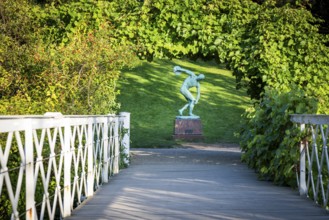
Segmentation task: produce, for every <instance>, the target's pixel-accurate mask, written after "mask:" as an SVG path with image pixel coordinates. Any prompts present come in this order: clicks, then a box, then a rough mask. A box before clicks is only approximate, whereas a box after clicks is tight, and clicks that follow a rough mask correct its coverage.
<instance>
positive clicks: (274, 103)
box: [238, 87, 317, 187]
mask: <svg viewBox="0 0 329 220" xmlns="http://www.w3.org/2000/svg"><path fill="white" fill-rule="evenodd" d="M316 107H317V103H316V100H315V99H313V98H309V97H307V96H306V95H305V93H304V92H303V91H301V90H298V89H294V87H293V89H292V90H291V91H289V92H285V93H283V92H278V91H276V90H275V89H270V88H266V90H265V93H264V97H263V99H262V101H261V102H260V103H256V104H255V106H254V107H253V108H251V109H249V110H248V111H246V113H244V114H243V116H242V123H241V124H242V127H241V129H240V132H239V134H238V136H239V137H240V140H241V141H240V145H241V148H242V151H243V155H242V160H243V161H244V162H246V163H247V165H248V166H249V167H251V168H253V169H255V170H256V172H257V173H258V175H259V178H260V179H264V180H271V181H274V182H275V183H276V184H279V185H289V186H293V187H295V186H296V173H295V172H296V167H298V164H297V162H298V161H299V150H298V143H299V141H300V140H301V135H302V134H301V133H300V131H299V129H298V128H297V127H296V126H294V125H293V123H292V122H291V121H290V114H295V113H300V114H301V113H314V112H315V111H316Z"/></svg>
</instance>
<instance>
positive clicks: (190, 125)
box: [173, 117, 203, 140]
mask: <svg viewBox="0 0 329 220" xmlns="http://www.w3.org/2000/svg"><path fill="white" fill-rule="evenodd" d="M174 126H175V128H174V135H173V136H174V139H182V140H200V139H203V135H202V125H201V119H200V118H188V117H187V118H183V117H180V118H176V119H175V125H174Z"/></svg>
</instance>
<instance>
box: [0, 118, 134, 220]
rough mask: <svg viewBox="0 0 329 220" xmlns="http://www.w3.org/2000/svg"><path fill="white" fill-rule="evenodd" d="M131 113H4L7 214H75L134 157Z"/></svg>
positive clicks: (1, 196)
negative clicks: (84, 201) (130, 148)
mask: <svg viewBox="0 0 329 220" xmlns="http://www.w3.org/2000/svg"><path fill="white" fill-rule="evenodd" d="M129 117H130V116H129V113H122V114H120V115H119V116H114V115H102V116H62V115H61V114H60V113H59V114H45V115H44V116H0V168H1V170H0V216H1V218H3V219H8V218H9V219H10V218H11V219H19V218H22V219H33V220H34V219H44V218H46V219H55V218H56V219H58V218H62V217H66V216H69V215H71V211H72V210H73V209H74V208H75V207H77V206H78V205H79V204H80V203H81V202H82V201H83V200H84V199H85V198H87V197H89V196H92V195H93V193H94V191H95V190H97V189H98V188H99V187H100V186H101V185H102V184H103V183H106V182H108V179H109V177H110V176H111V175H113V174H116V173H118V172H119V160H120V152H124V153H125V154H127V155H128V156H129ZM120 147H122V148H123V151H122V150H120ZM122 162H123V163H128V160H127V158H125V160H124V161H122Z"/></svg>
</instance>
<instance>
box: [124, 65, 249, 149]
mask: <svg viewBox="0 0 329 220" xmlns="http://www.w3.org/2000/svg"><path fill="white" fill-rule="evenodd" d="M175 65H179V66H181V67H183V68H187V69H189V70H192V71H194V72H195V73H196V74H199V73H203V74H205V76H206V78H205V80H203V81H201V98H200V101H199V103H198V104H197V105H195V108H194V111H193V113H194V114H196V115H199V116H200V118H201V121H202V126H203V133H204V137H205V140H204V141H205V142H207V143H218V142H222V143H223V142H225V143H237V142H238V140H237V139H236V137H235V136H234V132H235V131H236V130H237V128H238V124H239V121H240V115H241V114H242V113H243V112H244V109H245V108H246V107H247V106H248V104H249V101H248V100H249V98H248V97H247V96H246V95H245V91H242V90H236V89H235V79H234V77H233V76H232V73H231V72H230V71H228V70H225V69H219V68H218V65H217V64H215V63H212V62H203V61H197V62H190V61H186V60H176V59H174V60H155V61H153V62H151V63H149V62H143V63H142V64H141V65H140V66H138V67H136V68H134V69H132V70H125V71H123V72H122V75H121V78H120V80H119V89H120V95H119V96H118V101H119V102H120V103H121V110H120V111H124V112H130V113H131V141H132V142H131V146H132V147H170V146H173V145H177V144H180V142H175V141H174V140H173V138H172V135H173V130H174V120H175V117H176V116H177V115H178V109H180V108H181V107H182V106H183V105H185V104H186V100H185V98H184V97H183V95H181V94H180V92H179V90H180V86H181V84H182V83H183V81H184V79H185V78H186V77H187V75H186V74H184V73H182V74H181V75H179V76H176V75H175V74H174V73H173V67H174V66H175ZM192 91H193V92H194V94H195V91H196V90H192ZM185 114H187V110H186V111H185Z"/></svg>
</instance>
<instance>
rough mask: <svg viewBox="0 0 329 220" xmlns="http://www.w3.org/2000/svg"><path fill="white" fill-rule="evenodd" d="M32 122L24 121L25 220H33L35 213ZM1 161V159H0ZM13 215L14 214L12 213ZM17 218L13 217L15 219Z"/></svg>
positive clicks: (29, 120)
mask: <svg viewBox="0 0 329 220" xmlns="http://www.w3.org/2000/svg"><path fill="white" fill-rule="evenodd" d="M31 125H32V120H31V119H28V120H26V121H25V126H26V129H25V188H26V195H25V199H26V204H25V207H26V208H25V209H26V219H27V220H34V219H35V217H36V213H35V211H36V210H35V183H34V156H33V154H34V152H33V151H34V150H33V135H32V126H31ZM0 159H2V158H0ZM14 215H15V213H14ZM16 218H17V219H18V216H15V219H16Z"/></svg>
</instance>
